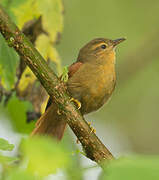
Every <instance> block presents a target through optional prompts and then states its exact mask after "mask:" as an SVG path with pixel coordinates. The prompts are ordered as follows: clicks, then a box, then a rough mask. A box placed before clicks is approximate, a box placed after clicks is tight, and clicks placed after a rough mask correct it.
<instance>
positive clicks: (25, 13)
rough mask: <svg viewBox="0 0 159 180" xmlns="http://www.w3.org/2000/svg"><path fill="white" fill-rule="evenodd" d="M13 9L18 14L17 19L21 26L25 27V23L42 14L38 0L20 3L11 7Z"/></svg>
mask: <svg viewBox="0 0 159 180" xmlns="http://www.w3.org/2000/svg"><path fill="white" fill-rule="evenodd" d="M11 11H12V12H13V13H14V15H15V16H16V21H17V24H18V26H19V27H20V28H22V27H23V25H24V23H26V22H28V21H29V20H32V19H37V18H38V17H39V16H40V13H39V10H38V7H37V1H36V0H27V1H23V2H22V3H18V4H17V5H16V6H14V7H12V8H11Z"/></svg>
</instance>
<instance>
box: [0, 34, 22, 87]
mask: <svg viewBox="0 0 159 180" xmlns="http://www.w3.org/2000/svg"><path fill="white" fill-rule="evenodd" d="M18 62H19V56H18V55H17V54H16V52H15V51H14V49H12V48H10V47H9V46H8V45H7V43H6V42H5V40H4V38H3V37H2V35H1V33H0V79H1V83H2V85H3V87H4V88H5V89H7V90H10V89H11V88H13V87H14V84H15V82H16V68H17V65H18Z"/></svg>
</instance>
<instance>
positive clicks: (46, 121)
mask: <svg viewBox="0 0 159 180" xmlns="http://www.w3.org/2000/svg"><path fill="white" fill-rule="evenodd" d="M124 40H125V38H120V39H116V40H110V39H105V38H97V39H94V40H92V41H90V42H89V43H88V44H86V45H85V46H84V47H83V48H82V49H81V50H80V52H79V55H78V58H77V61H76V62H75V63H73V64H72V65H71V66H69V68H68V69H69V73H68V76H69V79H68V81H67V82H66V87H67V90H68V93H69V94H70V96H71V97H73V99H74V101H76V102H77V103H78V104H80V105H81V107H80V106H79V107H80V112H81V113H82V115H84V114H88V113H90V112H92V111H96V110H97V109H99V108H100V107H101V106H102V105H103V104H104V103H106V102H107V101H108V99H109V97H110V96H111V94H112V92H113V90H114V88H115V84H116V73H115V48H116V46H117V45H118V44H119V43H121V42H122V41H124ZM79 102H80V103H79ZM65 127H66V121H65V120H64V118H63V116H62V115H60V113H59V112H58V108H57V106H56V104H55V103H53V102H52V100H51V99H49V101H48V104H47V107H46V111H45V113H44V114H43V115H42V116H41V117H40V119H39V120H38V121H37V123H36V127H35V129H34V130H33V132H32V135H35V134H45V135H51V136H53V137H56V138H57V139H58V140H60V139H61V138H62V136H63V133H64V130H65Z"/></svg>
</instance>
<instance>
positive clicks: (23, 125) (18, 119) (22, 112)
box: [7, 96, 35, 133]
mask: <svg viewBox="0 0 159 180" xmlns="http://www.w3.org/2000/svg"><path fill="white" fill-rule="evenodd" d="M29 110H32V105H31V103H30V102H28V101H20V100H19V99H18V98H17V97H16V96H13V97H12V98H11V99H10V100H9V102H8V104H7V112H8V115H9V116H10V120H11V123H12V125H13V128H14V129H15V130H16V131H18V132H20V133H30V132H31V131H32V129H33V128H34V125H35V123H34V122H32V123H27V122H26V112H27V111H29Z"/></svg>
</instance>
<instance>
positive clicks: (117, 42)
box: [113, 38, 126, 47]
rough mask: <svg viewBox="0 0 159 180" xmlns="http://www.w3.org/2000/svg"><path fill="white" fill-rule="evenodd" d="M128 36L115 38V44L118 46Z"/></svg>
mask: <svg viewBox="0 0 159 180" xmlns="http://www.w3.org/2000/svg"><path fill="white" fill-rule="evenodd" d="M125 40H126V38H119V39H115V40H113V46H114V47H115V46H117V45H118V44H120V43H121V42H123V41H125Z"/></svg>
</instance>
